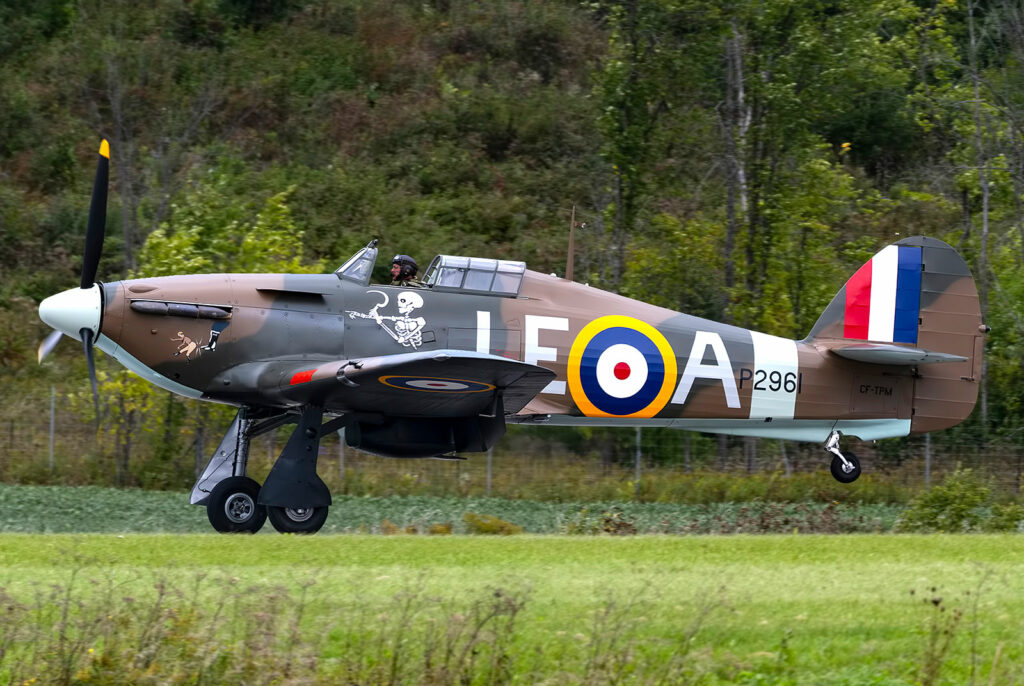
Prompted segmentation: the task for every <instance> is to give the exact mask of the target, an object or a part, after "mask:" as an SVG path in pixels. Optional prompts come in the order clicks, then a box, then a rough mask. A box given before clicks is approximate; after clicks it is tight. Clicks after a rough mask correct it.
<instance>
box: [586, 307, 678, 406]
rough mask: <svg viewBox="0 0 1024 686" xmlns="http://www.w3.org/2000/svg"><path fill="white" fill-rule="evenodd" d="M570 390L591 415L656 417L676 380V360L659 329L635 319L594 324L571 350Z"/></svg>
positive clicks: (610, 318) (613, 317)
mask: <svg viewBox="0 0 1024 686" xmlns="http://www.w3.org/2000/svg"><path fill="white" fill-rule="evenodd" d="M567 378H568V381H569V392H570V393H572V399H573V401H574V402H575V403H576V406H577V407H578V408H580V410H581V411H582V412H583V414H584V415H586V416H588V417H653V416H654V415H656V414H658V412H659V411H661V408H663V407H665V405H666V403H668V400H669V398H670V397H671V395H672V390H673V388H674V387H675V381H676V356H675V353H674V352H672V347H671V346H670V345H669V344H668V341H667V340H665V337H664V336H663V335H662V334H661V332H660V331H658V330H657V329H655V328H654V327H653V326H651V325H650V324H647V323H646V322H642V321H640V320H639V319H634V318H633V317H625V316H621V315H609V316H607V317H600V318H598V319H595V320H594V321H592V322H590V323H589V324H587V325H586V326H584V327H583V329H582V330H581V331H580V333H579V335H577V336H576V340H575V341H573V344H572V348H570V350H569V364H568V369H567Z"/></svg>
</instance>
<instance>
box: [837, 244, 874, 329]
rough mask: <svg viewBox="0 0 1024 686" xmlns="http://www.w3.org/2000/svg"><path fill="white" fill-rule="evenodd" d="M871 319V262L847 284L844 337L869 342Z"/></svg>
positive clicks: (858, 271) (859, 270)
mask: <svg viewBox="0 0 1024 686" xmlns="http://www.w3.org/2000/svg"><path fill="white" fill-rule="evenodd" d="M870 319H871V261H870V260H869V261H868V262H867V263H865V264H864V265H863V266H862V267H861V268H860V269H858V270H857V273H856V274H854V275H853V276H851V277H850V280H849V281H847V282H846V316H845V318H844V320H843V322H844V326H843V337H844V338H859V339H862V340H867V338H868V322H869V321H870Z"/></svg>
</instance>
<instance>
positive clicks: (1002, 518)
mask: <svg viewBox="0 0 1024 686" xmlns="http://www.w3.org/2000/svg"><path fill="white" fill-rule="evenodd" d="M1022 522H1024V506H1022V505H1018V504H1017V503H1004V504H1001V505H994V506H993V507H992V516H991V517H989V518H988V520H987V521H986V522H985V530H986V531H1013V532H1018V531H1020V530H1021V523H1022Z"/></svg>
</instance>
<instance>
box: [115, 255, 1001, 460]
mask: <svg viewBox="0 0 1024 686" xmlns="http://www.w3.org/2000/svg"><path fill="white" fill-rule="evenodd" d="M907 241H909V243H908V242H907ZM907 241H904V242H901V245H909V246H912V247H913V248H914V249H915V250H916V249H917V248H920V254H921V255H923V258H922V264H923V265H924V266H923V267H922V269H921V277H920V278H921V295H920V305H919V312H918V313H917V314H918V340H917V343H916V348H919V349H927V350H935V351H941V352H943V353H947V354H949V355H950V356H955V357H956V359H955V360H953V361H947V362H943V363H941V364H921V365H908V364H891V365H890V364H880V363H877V362H860V361H856V360H852V359H847V358H845V357H842V356H840V355H837V354H836V353H835V352H834V350H835V349H836V348H837V347H840V346H842V345H844V344H849V343H850V342H851V339H850V338H849V336H848V333H849V328H848V326H849V324H848V322H846V321H845V320H848V319H849V317H850V316H852V315H850V314H849V312H850V311H851V310H850V305H849V301H850V298H848V295H847V292H846V291H847V288H850V284H848V285H847V286H846V287H844V289H843V290H842V291H840V293H839V294H838V295H837V296H836V298H835V300H833V302H832V304H831V305H830V306H829V307H828V308H827V309H826V310H825V312H824V313H823V315H822V317H821V318H820V319H819V321H818V323H817V324H816V325H815V327H814V329H813V330H812V332H811V335H810V336H808V338H807V339H805V340H803V341H793V340H789V339H783V338H778V337H775V336H769V335H766V334H761V333H757V332H752V331H749V330H746V329H743V328H739V327H735V326H729V325H725V324H720V323H716V322H712V321H709V320H705V319H701V318H698V317H693V316H689V315H686V314H681V313H678V312H673V311H671V310H667V309H664V308H660V307H655V306H653V305H649V304H646V303H643V302H640V301H637V300H632V299H629V298H626V297H623V296H619V295H615V294H612V293H608V292H605V291H601V290H598V289H596V288H591V287H588V286H586V285H583V284H579V283H573V282H568V281H565V280H563V279H560V278H558V277H555V276H547V275H543V274H539V273H536V272H530V271H527V272H526V274H525V277H524V278H523V282H522V286H521V288H520V290H519V292H518V295H516V296H503V295H492V294H474V293H467V292H450V291H449V292H442V291H435V290H433V289H430V288H424V289H415V290H412V289H403V288H401V287H397V286H390V285H369V286H362V285H359V284H355V283H352V282H349V281H344V280H342V279H339V278H338V277H336V276H335V275H333V274H326V275H275V274H221V275H196V276H174V277H162V278H148V279H137V280H133V281H119V282H114V283H109V284H105V285H104V287H103V296H104V308H103V317H102V330H101V334H102V335H101V337H100V340H99V342H98V344H97V345H98V346H99V347H100V348H101V349H103V350H104V351H106V352H107V353H108V354H111V355H113V356H114V357H116V358H117V359H118V360H119V361H121V362H122V363H123V364H125V365H126V366H128V367H129V368H131V369H133V370H134V371H136V372H138V373H140V374H142V375H143V376H145V377H146V378H148V379H149V380H151V381H153V382H154V383H157V384H158V385H161V386H163V387H165V388H168V389H170V390H173V391H175V392H178V393H181V394H183V395H187V396H190V397H194V398H202V399H206V400H212V401H218V402H225V403H231V404H237V405H250V406H265V407H275V408H289V407H299V406H302V405H305V404H308V403H315V404H317V405H320V406H322V407H324V409H325V411H327V412H328V413H334V414H343V413H351V412H377V413H383V414H389V413H391V412H394V413H397V414H402V415H404V416H416V415H420V416H445V415H446V410H445V408H446V407H453V408H459V409H458V410H457V411H455V410H453V411H452V412H453V413H457V412H465V411H470V410H467V409H466V408H467V407H469V406H467V405H464V404H463V405H460V404H458V403H454V402H452V403H449V402H448V401H451V400H454V399H456V398H457V397H458V396H460V394H461V395H466V394H469V393H476V392H478V391H479V390H481V389H482V387H479V388H478V387H476V386H473V385H472V384H475V383H482V384H484V385H487V386H489V387H490V388H494V387H495V386H497V387H498V388H502V387H503V386H502V385H501V383H499V382H497V381H495V380H494V379H481V378H464V377H465V376H466V375H468V374H469V372H465V371H463V372H460V374H461V375H460V376H456V377H449V376H445V375H444V374H435V375H432V376H431V375H427V376H424V377H423V378H422V379H421V378H419V377H415V375H413V376H409V375H408V374H406V375H402V376H395V375H389V374H385V373H382V374H381V375H380V376H378V377H375V378H371V377H370V376H368V375H367V374H366V373H365V372H364V373H363V377H361V381H360V384H359V387H352V386H351V385H349V384H346V383H344V380H343V377H344V375H345V373H346V372H345V369H346V368H349V369H356V368H357V366H358V364H359V363H360V362H361V361H362V360H365V359H369V358H373V359H381V358H385V357H386V356H389V355H404V354H410V353H431V352H438V353H440V352H441V351H467V352H472V353H478V354H483V355H490V356H497V357H501V358H506V359H508V360H516V361H520V362H525V363H528V364H530V365H536V366H539V367H542V368H546V369H548V370H551V371H552V372H554V374H555V376H554V378H552V379H550V380H547V379H544V383H541V384H540V385H538V386H537V387H536V388H532V389H531V390H530V392H529V393H528V394H525V395H524V394H522V393H521V394H520V395H521V396H522V397H521V398H520V401H519V402H512V403H511V405H512V406H511V407H510V401H509V399H506V405H505V410H506V412H508V413H510V416H508V417H507V419H508V421H512V422H529V421H537V422H547V423H551V424H579V423H597V424H605V425H644V424H655V425H661V426H675V427H678V428H685V429H695V430H701V431H711V432H720V433H734V434H742V435H759V436H774V437H779V438H792V439H796V440H823V439H824V437H825V436H827V435H828V433H829V431H830V430H831V428H833V427H837V428H840V429H841V430H843V431H844V433H849V434H853V435H859V436H860V437H861V438H881V437H885V436H892V435H904V434H906V433H908V432H924V431H933V430H937V429H941V428H945V427H948V426H952V425H954V424H956V423H958V422H960V421H962V420H963V419H964V418H965V417H966V416H967V415H968V414H969V413H970V411H971V409H972V408H973V406H974V402H975V399H976V397H977V391H978V378H979V377H980V368H981V357H982V342H983V336H982V333H981V331H980V327H981V324H982V322H981V316H980V312H979V310H978V298H977V293H976V291H975V289H974V283H973V280H972V279H971V276H970V273H969V271H968V270H967V268H966V265H964V263H963V260H962V259H961V258H960V257H959V256H958V255H957V254H956V253H955V251H953V250H952V249H951V248H949V246H946V245H945V244H944V243H941V242H939V241H933V240H931V239H923V238H915V239H907ZM409 294H412V295H409ZM907 347H908V348H910V347H911V346H907ZM442 357H443V355H442ZM961 358H962V359H961ZM951 359H952V358H951ZM509 378H511V377H509ZM466 384H470V385H469V386H467V385H466ZM509 385H512V382H509ZM538 388H539V389H540V391H539V392H536V390H537V389H538ZM373 389H376V390H377V391H387V392H386V393H376V392H370V391H372V390H373ZM513 395H514V394H513V393H511V392H510V393H509V396H508V397H509V398H511V397H512V396H513ZM527 396H529V397H527ZM481 397H483V395H481ZM517 405H518V406H517ZM474 407H475V406H474ZM449 416H452V415H449Z"/></svg>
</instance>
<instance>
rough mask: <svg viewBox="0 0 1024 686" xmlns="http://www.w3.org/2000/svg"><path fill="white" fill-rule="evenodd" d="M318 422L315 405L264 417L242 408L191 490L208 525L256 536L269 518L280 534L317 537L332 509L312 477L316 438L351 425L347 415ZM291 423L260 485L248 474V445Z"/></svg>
mask: <svg viewBox="0 0 1024 686" xmlns="http://www.w3.org/2000/svg"><path fill="white" fill-rule="evenodd" d="M322 420H323V409H322V408H319V407H312V406H309V407H305V408H303V410H302V412H301V413H300V414H298V415H294V414H280V415H274V416H263V417H260V413H259V412H258V411H253V410H251V409H249V408H245V407H243V408H242V409H240V410H239V411H238V415H237V416H236V417H235V420H234V421H233V422H232V423H231V427H230V428H229V429H228V431H227V433H226V434H225V436H224V439H223V440H222V441H221V442H220V445H219V446H217V450H216V452H214V454H213V457H212V458H210V463H209V464H208V465H207V466H206V469H205V470H204V471H203V475H202V476H201V477H200V478H199V481H197V482H196V485H195V486H194V487H193V489H192V497H191V503H192V504H193V505H205V506H206V515H207V517H208V518H209V520H210V524H211V525H212V526H213V528H214V529H215V530H216V531H219V532H221V533H253V534H254V533H256V532H257V531H259V530H260V528H261V527H262V526H263V524H264V523H265V522H266V521H267V519H268V518H269V519H270V524H271V525H272V526H273V527H274V528H275V529H277V530H278V531H279V532H281V533H292V534H313V533H316V532H317V531H319V530H320V528H321V527H323V525H324V522H326V521H327V511H328V508H329V507H330V505H331V494H330V491H328V489H327V485H326V484H324V482H323V481H322V480H321V479H320V477H319V476H318V475H317V473H316V460H317V454H318V452H319V447H320V437H321V436H324V435H326V434H327V433H329V432H331V431H336V430H338V429H339V428H341V427H343V426H345V425H346V424H348V423H349V421H348V419H347V418H345V417H339V418H337V419H334V420H331V421H329V422H327V423H326V424H322ZM289 422H296V423H297V426H296V427H295V430H294V431H293V432H292V435H291V437H290V438H289V439H288V442H287V443H286V444H285V447H284V450H282V451H281V455H280V456H279V457H278V458H277V461H276V462H275V463H274V466H273V468H272V469H271V470H270V474H268V475H267V480H266V482H264V484H263V485H262V487H261V486H260V484H259V483H257V482H256V481H255V480H253V479H251V478H249V477H248V476H246V468H247V466H248V461H249V442H250V440H252V438H254V437H255V436H259V435H260V434H263V433H266V432H268V431H272V430H273V429H276V428H277V427H279V426H281V425H283V424H286V423H289Z"/></svg>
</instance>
